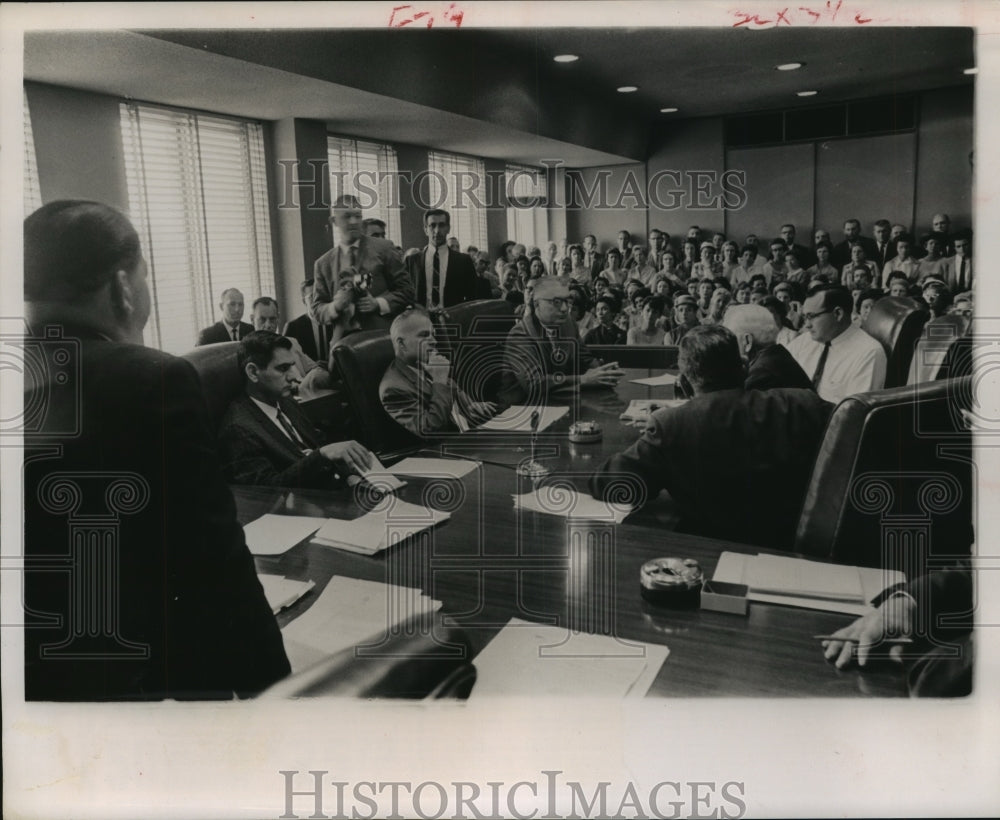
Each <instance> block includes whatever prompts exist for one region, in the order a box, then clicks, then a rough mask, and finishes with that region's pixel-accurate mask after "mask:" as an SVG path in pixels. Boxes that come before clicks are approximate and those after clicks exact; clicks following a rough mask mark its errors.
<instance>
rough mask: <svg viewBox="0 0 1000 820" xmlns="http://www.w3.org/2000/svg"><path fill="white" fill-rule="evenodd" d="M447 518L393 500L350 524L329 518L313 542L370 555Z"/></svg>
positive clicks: (432, 510)
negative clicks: (385, 507)
mask: <svg viewBox="0 0 1000 820" xmlns="http://www.w3.org/2000/svg"><path fill="white" fill-rule="evenodd" d="M450 517H451V513H447V512H442V511H441V510H435V509H432V508H430V507H422V506H420V505H419V504H411V503H409V502H408V501H403V500H401V499H399V498H396V499H394V500H393V502H392V504H391V505H390V506H389V507H388V508H387V509H386V510H373V511H372V512H369V513H366V514H365V515H362V516H360V517H358V518H355V519H353V520H351V521H345V520H342V519H339V518H328V519H327V520H326V521H325V522H324V524H323V526H322V527H320V529H319V532H317V533H316V535H315V537H314V538H313V542H314V543H318V544H322V545H323V546H329V547H338V548H340V549H346V550H350V551H352V552H360V553H364V554H368V555H370V554H372V553H375V552H378V551H379V550H383V549H385V548H386V547H388V546H391V545H392V544H395V543H399V542H400V541H402V540H404V539H406V538H409V537H410V536H411V535H414V534H415V533H418V532H422V531H423V530H426V529H428V528H430V527H433V526H434V525H435V524H438V523H440V522H441V521H445V520H446V519H448V518H450Z"/></svg>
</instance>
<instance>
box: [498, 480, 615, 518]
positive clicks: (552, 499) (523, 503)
mask: <svg viewBox="0 0 1000 820" xmlns="http://www.w3.org/2000/svg"><path fill="white" fill-rule="evenodd" d="M513 499H514V508H515V509H516V510H517V511H518V512H520V511H521V510H527V511H529V512H540V513H548V514H549V515H559V516H562V517H563V518H571V519H576V520H584V521H608V522H613V523H615V524H621V523H622V521H624V520H625V519H626V518H627V517H628V515H629V514H630V513H631V512H632V507H630V506H629V505H627V504H611V503H609V502H607V501H599V500H598V499H596V498H594V497H593V496H590V495H585V494H583V493H580V492H577V491H576V490H574V489H573V488H571V487H567V486H566V485H564V484H554V485H551V486H545V485H543V486H541V487H539V488H538V489H536V490H534V491H533V492H530V493H525V494H524V495H515V496H513Z"/></svg>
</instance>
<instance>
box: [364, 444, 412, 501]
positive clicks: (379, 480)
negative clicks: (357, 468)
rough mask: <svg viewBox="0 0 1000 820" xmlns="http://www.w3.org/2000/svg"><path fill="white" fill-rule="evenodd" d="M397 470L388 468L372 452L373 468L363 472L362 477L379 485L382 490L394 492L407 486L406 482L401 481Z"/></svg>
mask: <svg viewBox="0 0 1000 820" xmlns="http://www.w3.org/2000/svg"><path fill="white" fill-rule="evenodd" d="M394 473H395V470H391V471H390V470H387V469H386V468H385V465H384V464H382V462H381V461H379V460H378V456H376V455H375V454H374V453H372V466H371V469H370V470H368V471H367V472H365V473H362V474H361V477H362V478H363V479H364V480H365V481H367V482H368V483H369V484H371V485H373V486H375V487H377V488H378V489H380V490H381V491H382V492H385V493H394V492H396V490H398V489H399V488H400V487H405V486H406V482H405V481H400V480H399V479H398V478H397V477H396V476H395V475H394Z"/></svg>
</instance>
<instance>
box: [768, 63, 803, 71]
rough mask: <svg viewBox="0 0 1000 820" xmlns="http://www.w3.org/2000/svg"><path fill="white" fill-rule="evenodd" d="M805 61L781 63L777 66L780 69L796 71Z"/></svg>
mask: <svg viewBox="0 0 1000 820" xmlns="http://www.w3.org/2000/svg"><path fill="white" fill-rule="evenodd" d="M804 65H805V63H782V64H781V65H776V66H775V68H776V69H778V71H795V69H797V68H802V66H804Z"/></svg>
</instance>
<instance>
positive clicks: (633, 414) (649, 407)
mask: <svg viewBox="0 0 1000 820" xmlns="http://www.w3.org/2000/svg"><path fill="white" fill-rule="evenodd" d="M686 401H687V399H632V401H630V402H629V405H628V407H626V408H625V412H624V413H622V414H621V415H620V416H619V417H618V418H620V419H622V420H623V421H646V420H647V419H648V418H649V416H650V414H651V413H655V412H656V411H657V410H662V409H663V408H664V407H680V406H681V405H682V404H684V402H686Z"/></svg>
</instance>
